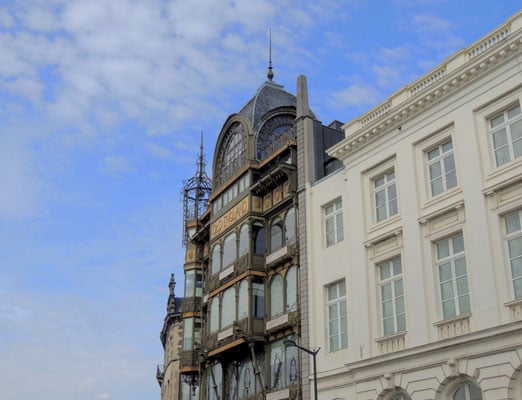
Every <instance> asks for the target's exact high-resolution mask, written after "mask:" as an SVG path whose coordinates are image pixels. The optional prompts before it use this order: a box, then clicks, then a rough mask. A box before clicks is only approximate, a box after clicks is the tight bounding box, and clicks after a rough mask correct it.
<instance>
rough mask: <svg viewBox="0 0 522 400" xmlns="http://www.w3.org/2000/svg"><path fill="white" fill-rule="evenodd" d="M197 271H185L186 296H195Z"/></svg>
mask: <svg viewBox="0 0 522 400" xmlns="http://www.w3.org/2000/svg"><path fill="white" fill-rule="evenodd" d="M195 278H196V271H194V270H189V271H185V297H192V296H194V289H195V286H196V285H195V284H196V282H195Z"/></svg>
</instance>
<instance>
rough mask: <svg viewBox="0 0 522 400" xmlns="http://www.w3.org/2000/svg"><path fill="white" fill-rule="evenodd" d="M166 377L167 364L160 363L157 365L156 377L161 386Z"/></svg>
mask: <svg viewBox="0 0 522 400" xmlns="http://www.w3.org/2000/svg"><path fill="white" fill-rule="evenodd" d="M164 377H165V366H164V365H163V364H158V365H157V366H156V379H157V380H158V383H159V385H160V386H161V384H162V382H163V378H164Z"/></svg>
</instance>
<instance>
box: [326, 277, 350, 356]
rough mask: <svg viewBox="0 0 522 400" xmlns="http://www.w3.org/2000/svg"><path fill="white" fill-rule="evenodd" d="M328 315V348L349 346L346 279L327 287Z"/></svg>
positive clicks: (334, 348) (336, 348)
mask: <svg viewBox="0 0 522 400" xmlns="http://www.w3.org/2000/svg"><path fill="white" fill-rule="evenodd" d="M326 296H327V301H326V307H327V312H326V315H327V316H328V345H329V346H328V348H329V350H330V351H336V350H340V349H344V348H347V347H348V316H347V311H346V308H347V307H346V283H345V281H344V280H342V281H339V282H336V283H334V284H332V285H329V286H327V287H326Z"/></svg>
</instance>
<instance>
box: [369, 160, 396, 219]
mask: <svg viewBox="0 0 522 400" xmlns="http://www.w3.org/2000/svg"><path fill="white" fill-rule="evenodd" d="M373 197H374V206H375V220H376V221H377V222H379V221H382V220H384V219H386V218H389V217H391V216H392V215H395V214H397V211H398V207H397V188H396V184H395V170H393V169H392V170H391V171H389V172H387V173H385V174H383V175H381V176H379V177H377V178H375V179H374V180H373Z"/></svg>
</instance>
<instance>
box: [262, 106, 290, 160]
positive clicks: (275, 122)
mask: <svg viewBox="0 0 522 400" xmlns="http://www.w3.org/2000/svg"><path fill="white" fill-rule="evenodd" d="M294 120H295V117H294V116H293V115H289V114H284V115H278V116H275V117H273V118H271V119H269V120H268V121H267V122H266V123H265V124H264V125H263V127H262V128H261V130H260V131H259V134H258V137H257V152H256V153H257V158H258V159H259V160H264V159H265V158H268V157H269V156H270V155H271V154H273V153H274V152H275V151H276V150H277V149H279V148H280V147H281V146H283V145H284V144H285V143H286V142H287V141H288V140H291V139H293V138H294V130H293V125H294Z"/></svg>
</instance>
